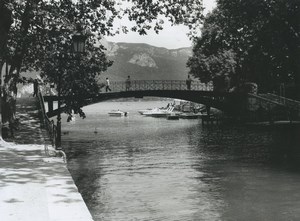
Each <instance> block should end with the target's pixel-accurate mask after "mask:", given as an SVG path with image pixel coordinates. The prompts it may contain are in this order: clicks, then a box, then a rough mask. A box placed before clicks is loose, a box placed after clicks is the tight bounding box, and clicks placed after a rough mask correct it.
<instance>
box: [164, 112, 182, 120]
mask: <svg viewBox="0 0 300 221" xmlns="http://www.w3.org/2000/svg"><path fill="white" fill-rule="evenodd" d="M167 119H168V120H179V115H177V114H175V113H170V114H169V115H168V116H167Z"/></svg>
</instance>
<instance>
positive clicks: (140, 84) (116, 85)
mask: <svg viewBox="0 0 300 221" xmlns="http://www.w3.org/2000/svg"><path fill="white" fill-rule="evenodd" d="M110 88H111V89H112V92H121V91H126V82H125V81H114V82H111V83H110ZM129 90H130V91H146V90H187V85H186V82H185V81H182V80H133V81H131V84H130V88H129ZM191 90H193V91H212V90H213V85H212V84H210V83H209V84H205V83H201V82H199V81H193V82H192V84H191Z"/></svg>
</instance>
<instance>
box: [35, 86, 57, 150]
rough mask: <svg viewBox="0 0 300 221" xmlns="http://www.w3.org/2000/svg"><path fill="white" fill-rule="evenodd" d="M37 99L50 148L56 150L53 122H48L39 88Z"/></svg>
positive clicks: (55, 132) (55, 129) (55, 134)
mask: <svg viewBox="0 0 300 221" xmlns="http://www.w3.org/2000/svg"><path fill="white" fill-rule="evenodd" d="M38 99H39V103H40V106H41V112H42V117H43V120H44V126H45V128H46V130H47V131H48V134H49V137H50V140H51V144H52V146H53V147H55V148H56V140H57V128H56V125H55V123H54V121H53V120H50V119H49V118H48V116H47V114H46V109H45V101H44V97H43V95H42V92H41V90H40V88H39V93H38Z"/></svg>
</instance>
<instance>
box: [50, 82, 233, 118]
mask: <svg viewBox="0 0 300 221" xmlns="http://www.w3.org/2000/svg"><path fill="white" fill-rule="evenodd" d="M111 89H112V91H111V92H108V93H106V92H100V93H99V94H96V95H94V96H91V97H87V98H85V100H86V106H87V105H90V104H95V103H99V102H103V101H107V100H112V99H119V98H130V97H132V98H143V97H165V98H174V99H181V100H186V101H191V102H195V103H199V104H204V105H208V106H210V107H214V108H217V109H220V110H222V111H227V112H228V111H230V110H232V105H231V104H232V102H231V101H233V100H235V99H236V96H235V95H234V94H232V93H228V92H216V91H214V90H213V87H212V85H209V84H204V83H201V82H199V81H194V82H192V85H191V89H190V90H187V87H186V82H185V81H173V80H171V81H162V80H159V81H132V82H131V85H130V88H129V90H127V91H126V83H125V82H112V83H111ZM67 99H72V97H62V100H67ZM44 100H45V102H48V110H49V111H48V112H47V115H48V116H49V117H53V116H55V115H57V113H58V110H57V109H56V110H53V102H54V101H57V100H58V97H57V96H44ZM229 101H230V102H229ZM51 106H52V108H51Z"/></svg>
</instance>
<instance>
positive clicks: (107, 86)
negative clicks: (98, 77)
mask: <svg viewBox="0 0 300 221" xmlns="http://www.w3.org/2000/svg"><path fill="white" fill-rule="evenodd" d="M109 86H110V83H109V79H108V78H106V87H105V90H106V92H108V91H111V89H110V87H109Z"/></svg>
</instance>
